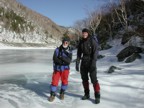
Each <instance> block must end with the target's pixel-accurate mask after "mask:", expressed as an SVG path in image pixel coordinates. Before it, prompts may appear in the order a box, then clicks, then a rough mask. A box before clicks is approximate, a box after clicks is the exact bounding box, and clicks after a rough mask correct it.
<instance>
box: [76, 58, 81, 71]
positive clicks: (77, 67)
mask: <svg viewBox="0 0 144 108" xmlns="http://www.w3.org/2000/svg"><path fill="white" fill-rule="evenodd" d="M79 63H80V61H79V60H76V67H75V68H76V71H78V72H79Z"/></svg>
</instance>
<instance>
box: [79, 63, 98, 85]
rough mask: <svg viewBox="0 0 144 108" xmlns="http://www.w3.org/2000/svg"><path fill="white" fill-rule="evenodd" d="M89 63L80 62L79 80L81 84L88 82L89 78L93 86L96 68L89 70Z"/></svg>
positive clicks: (95, 78)
mask: <svg viewBox="0 0 144 108" xmlns="http://www.w3.org/2000/svg"><path fill="white" fill-rule="evenodd" d="M90 66H91V63H90V61H82V62H81V67H80V73H81V78H82V81H83V82H87V81H88V80H89V76H90V79H91V82H92V83H93V84H95V83H97V68H96V66H95V68H93V69H90Z"/></svg>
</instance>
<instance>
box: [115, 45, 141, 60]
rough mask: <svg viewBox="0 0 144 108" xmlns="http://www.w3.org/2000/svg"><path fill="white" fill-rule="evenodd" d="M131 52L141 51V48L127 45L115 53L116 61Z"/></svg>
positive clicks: (129, 54)
mask: <svg viewBox="0 0 144 108" xmlns="http://www.w3.org/2000/svg"><path fill="white" fill-rule="evenodd" d="M133 53H142V48H140V47H135V46H128V47H126V48H124V49H123V50H122V51H120V53H119V54H118V55H117V58H118V61H123V60H124V59H125V58H127V57H129V56H131V55H132V54H133Z"/></svg>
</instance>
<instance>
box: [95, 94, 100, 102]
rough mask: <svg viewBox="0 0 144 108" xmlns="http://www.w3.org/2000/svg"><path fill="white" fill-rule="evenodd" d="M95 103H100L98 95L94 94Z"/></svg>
mask: <svg viewBox="0 0 144 108" xmlns="http://www.w3.org/2000/svg"><path fill="white" fill-rule="evenodd" d="M95 103H96V104H99V103H100V93H95Z"/></svg>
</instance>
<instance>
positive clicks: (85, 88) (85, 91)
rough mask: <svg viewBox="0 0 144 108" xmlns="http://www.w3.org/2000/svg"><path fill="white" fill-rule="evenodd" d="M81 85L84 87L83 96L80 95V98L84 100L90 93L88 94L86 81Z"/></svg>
mask: <svg viewBox="0 0 144 108" xmlns="http://www.w3.org/2000/svg"><path fill="white" fill-rule="evenodd" d="M82 84H83V87H84V93H85V94H84V96H83V97H82V100H86V99H89V98H90V95H89V91H90V90H89V82H88V81H86V82H83V83H82Z"/></svg>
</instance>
